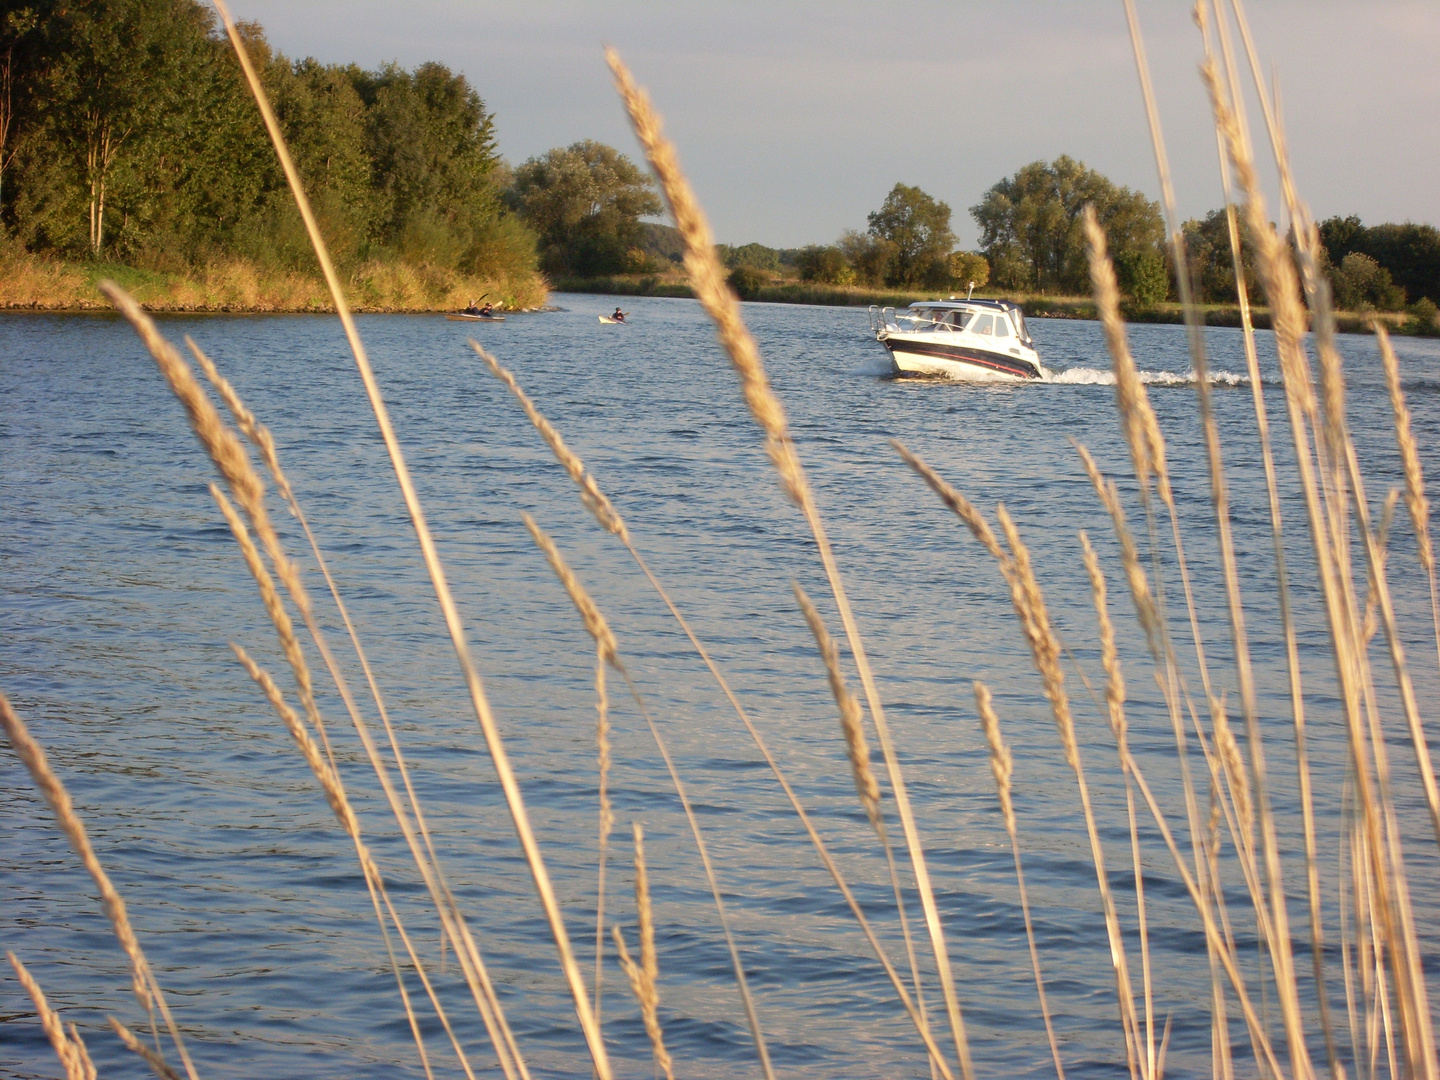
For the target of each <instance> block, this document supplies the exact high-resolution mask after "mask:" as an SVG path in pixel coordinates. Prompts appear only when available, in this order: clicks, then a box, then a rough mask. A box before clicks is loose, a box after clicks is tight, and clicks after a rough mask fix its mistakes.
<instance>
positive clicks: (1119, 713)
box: [1080, 532, 1214, 1076]
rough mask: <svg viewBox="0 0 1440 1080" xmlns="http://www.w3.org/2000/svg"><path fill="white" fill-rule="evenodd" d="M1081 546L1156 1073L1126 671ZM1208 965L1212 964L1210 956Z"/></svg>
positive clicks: (1151, 1065)
mask: <svg viewBox="0 0 1440 1080" xmlns="http://www.w3.org/2000/svg"><path fill="white" fill-rule="evenodd" d="M1080 546H1081V551H1082V554H1083V556H1084V559H1085V573H1086V576H1088V577H1089V579H1090V596H1091V599H1092V601H1093V602H1094V605H1095V617H1096V620H1097V622H1098V624H1099V627H1100V663H1101V666H1102V667H1103V668H1104V669H1105V709H1106V713H1107V714H1108V716H1109V720H1110V731H1111V733H1112V734H1113V735H1114V736H1115V745H1116V746H1117V747H1118V748H1119V750H1120V771H1121V773H1122V775H1124V777H1125V811H1126V820H1127V822H1128V824H1129V826H1130V861H1131V868H1132V870H1133V872H1134V875H1135V915H1136V929H1137V930H1138V931H1139V937H1140V974H1141V982H1142V984H1143V988H1144V993H1145V1056H1146V1063H1147V1071H1148V1073H1149V1075H1151V1076H1158V1075H1160V1074H1159V1072H1158V1071H1157V1069H1158V1066H1159V1062H1158V1061H1157V1059H1156V1053H1155V990H1154V981H1153V977H1152V972H1151V970H1150V930H1149V924H1148V921H1147V917H1146V910H1145V870H1144V866H1143V865H1142V863H1141V860H1140V828H1139V823H1138V821H1137V820H1136V814H1135V785H1134V782H1133V780H1132V779H1131V777H1130V770H1129V769H1128V768H1127V767H1126V760H1127V758H1128V755H1129V746H1130V740H1129V723H1128V722H1127V720H1126V718H1125V673H1124V671H1123V670H1122V669H1121V667H1120V654H1119V651H1118V650H1117V649H1116V647H1115V626H1114V624H1113V623H1112V622H1111V621H1110V607H1109V603H1108V601H1107V599H1106V595H1107V590H1106V586H1105V575H1104V574H1102V573H1101V572H1100V560H1099V558H1098V557H1097V556H1096V554H1095V549H1094V548H1093V547H1091V546H1090V537H1089V536H1087V535H1086V534H1085V533H1084V532H1081V533H1080ZM1211 966H1212V967H1213V966H1214V961H1213V959H1212V960H1211ZM1213 981H1214V980H1213V979H1212V982H1213Z"/></svg>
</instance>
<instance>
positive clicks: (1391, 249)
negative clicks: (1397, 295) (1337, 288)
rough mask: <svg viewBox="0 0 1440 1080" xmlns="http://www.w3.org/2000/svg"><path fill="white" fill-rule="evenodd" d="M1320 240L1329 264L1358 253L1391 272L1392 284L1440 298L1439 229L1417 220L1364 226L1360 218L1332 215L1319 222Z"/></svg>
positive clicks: (1417, 293)
mask: <svg viewBox="0 0 1440 1080" xmlns="http://www.w3.org/2000/svg"><path fill="white" fill-rule="evenodd" d="M1320 241H1321V243H1322V244H1323V245H1324V246H1325V252H1326V254H1327V255H1328V256H1329V259H1330V265H1331V266H1333V267H1339V266H1340V265H1341V264H1342V263H1343V262H1344V260H1345V256H1347V255H1349V254H1350V253H1351V252H1359V253H1360V254H1362V255H1367V256H1369V257H1370V258H1372V259H1374V260H1375V261H1376V262H1377V263H1378V264H1379V265H1380V266H1381V267H1382V268H1383V269H1385V270H1386V271H1388V272H1389V273H1390V276H1391V278H1392V280H1393V283H1394V284H1395V285H1397V286H1399V287H1400V288H1402V289H1404V290H1405V292H1406V293H1407V294H1408V295H1410V296H1412V297H1416V298H1420V297H1428V298H1429V299H1430V300H1432V301H1440V229H1436V228H1435V226H1433V225H1417V224H1415V223H1414V222H1409V221H1407V222H1404V223H1402V224H1395V223H1394V222H1386V223H1385V224H1383V225H1372V226H1368V227H1367V226H1365V225H1364V224H1362V223H1361V221H1360V219H1359V218H1358V217H1355V216H1353V215H1351V216H1350V217H1344V218H1342V217H1332V218H1328V219H1327V220H1325V221H1322V222H1321V223H1320Z"/></svg>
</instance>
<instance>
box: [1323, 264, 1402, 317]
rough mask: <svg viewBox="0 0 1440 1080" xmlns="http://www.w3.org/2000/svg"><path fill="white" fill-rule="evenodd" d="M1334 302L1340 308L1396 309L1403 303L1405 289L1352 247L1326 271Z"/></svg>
mask: <svg viewBox="0 0 1440 1080" xmlns="http://www.w3.org/2000/svg"><path fill="white" fill-rule="evenodd" d="M1330 287H1331V288H1332V289H1333V290H1334V298H1335V306H1336V307H1337V308H1339V309H1340V310H1341V311H1368V310H1372V309H1373V310H1379V311H1399V310H1400V309H1401V308H1403V307H1404V306H1405V290H1404V289H1402V288H1400V287H1399V286H1398V285H1396V284H1395V283H1394V281H1392V280H1391V278H1390V271H1389V270H1386V269H1385V268H1384V267H1383V266H1381V265H1380V264H1379V263H1378V262H1376V261H1375V260H1374V259H1372V258H1371V257H1370V256H1369V255H1365V254H1363V253H1361V252H1359V251H1352V252H1350V254H1348V255H1346V256H1345V257H1344V258H1343V259H1341V260H1340V265H1339V266H1336V267H1333V268H1332V269H1331V271H1330Z"/></svg>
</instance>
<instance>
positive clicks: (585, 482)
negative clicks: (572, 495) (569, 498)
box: [470, 338, 630, 543]
mask: <svg viewBox="0 0 1440 1080" xmlns="http://www.w3.org/2000/svg"><path fill="white" fill-rule="evenodd" d="M470 347H471V348H472V349H474V350H475V352H476V354H477V355H478V356H479V357H480V359H481V360H483V361H485V364H486V366H487V367H489V368H490V370H491V372H492V373H493V374H494V375H495V377H496V378H497V379H499V380H500V381H501V382H502V383H504V384H505V388H506V389H507V390H509V391H510V393H511V394H513V395H514V396H515V400H516V401H518V402H520V407H521V408H522V409H524V410H525V415H526V417H528V418H529V420H530V423H531V424H533V425H534V427H535V430H536V431H538V432H539V433H540V437H541V438H542V439H544V440H545V445H546V446H548V447H550V452H551V453H553V454H554V455H555V459H556V460H557V461H558V462H560V464H561V465H562V466H564V468H565V471H566V472H567V473H569V474H570V479H571V480H574V481H575V486H576V487H578V488H579V489H580V501H581V502H582V503H584V504H585V509H587V510H589V511H590V513H592V514H593V515H595V520H596V521H598V522H599V523H600V527H601V528H602V529H604V530H605V531H606V532H608V533H613V534H614V535H615V536H618V537H619V538H620V540H621V542H622V543H628V542H629V538H630V534H629V532H628V531H627V530H626V528H625V522H624V520H623V519H622V518H621V517H620V515H619V514H618V513H616V511H615V507H614V506H612V505H611V503H610V500H609V499H608V498H606V496H605V493H604V492H603V491H601V490H600V486H599V485H598V484H596V482H595V478H594V477H593V476H591V475H590V471H589V470H588V469H586V468H585V463H584V462H583V461H581V460H580V456H579V455H578V454H576V453H575V452H574V451H573V450H571V449H570V447H568V446H567V445H565V440H564V439H563V438H561V436H560V433H559V432H558V431H556V430H555V426H554V425H553V424H551V423H550V421H549V420H547V419H546V418H545V416H544V414H543V413H541V412H540V410H539V409H538V408H536V407H535V403H534V402H533V401H531V400H530V396H529V395H528V394H526V393H525V391H524V390H522V389H521V388H520V384H519V382H517V381H516V379H515V376H514V375H512V374H511V373H510V371H509V370H508V369H506V368H505V367H503V366H502V365H501V364H500V361H498V360H497V359H495V357H493V356H491V355H490V354H489V353H487V352H486V351H485V350H484V349H482V348H481V347H480V345H479V343H478V342H476V341H475V340H474V339H473V338H472V339H471V341H470Z"/></svg>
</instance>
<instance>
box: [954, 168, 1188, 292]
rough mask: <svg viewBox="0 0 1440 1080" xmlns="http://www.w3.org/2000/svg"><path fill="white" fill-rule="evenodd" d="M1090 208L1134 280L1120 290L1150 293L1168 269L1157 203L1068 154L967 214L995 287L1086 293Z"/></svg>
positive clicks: (995, 191)
mask: <svg viewBox="0 0 1440 1080" xmlns="http://www.w3.org/2000/svg"><path fill="white" fill-rule="evenodd" d="M1087 203H1089V204H1091V205H1093V206H1094V207H1095V213H1096V215H1097V216H1098V217H1099V219H1100V224H1101V225H1102V226H1103V227H1104V229H1105V232H1106V235H1107V236H1108V237H1109V241H1110V250H1111V253H1112V254H1113V255H1114V256H1115V261H1116V266H1117V270H1122V269H1123V270H1124V271H1126V272H1128V274H1129V276H1130V278H1131V280H1130V281H1128V282H1127V281H1126V280H1125V276H1126V274H1125V273H1122V275H1121V277H1122V280H1121V286H1122V288H1124V287H1126V286H1127V285H1129V286H1130V288H1129V289H1127V291H1130V292H1132V295H1133V292H1134V287H1135V285H1137V284H1139V283H1140V282H1142V281H1143V282H1145V283H1146V284H1147V285H1148V286H1151V287H1152V288H1153V284H1152V283H1153V280H1154V276H1155V270H1156V267H1157V266H1158V267H1159V268H1161V270H1162V272H1163V267H1164V256H1163V252H1162V248H1161V242H1162V241H1163V240H1164V237H1165V226H1164V223H1163V221H1162V219H1161V217H1160V207H1159V205H1158V204H1157V203H1154V202H1151V201H1150V200H1149V199H1147V198H1145V196H1144V195H1142V194H1141V193H1140V192H1137V191H1131V190H1130V189H1129V188H1127V187H1117V186H1116V185H1115V183H1114V182H1113V181H1111V180H1110V179H1108V178H1107V177H1104V176H1102V175H1100V173H1098V172H1096V171H1095V170H1094V169H1089V168H1086V167H1085V165H1084V163H1083V162H1079V161H1075V160H1074V159H1073V158H1070V157H1066V156H1061V157H1058V158H1056V159H1055V160H1054V161H1053V162H1050V163H1049V164H1047V163H1045V162H1043V161H1036V162H1032V163H1031V164H1029V165H1026V166H1025V167H1024V168H1022V169H1020V170H1019V171H1018V172H1017V173H1015V175H1013V176H1011V177H1008V178H1007V179H1004V180H1001V181H1000V182H999V183H997V184H996V185H995V186H994V187H992V188H991V189H990V190H989V191H987V192H986V193H985V197H984V198H983V199H982V200H981V201H980V202H979V204H977V205H975V206H972V207H971V208H970V214H971V216H972V217H974V219H975V223H976V224H977V225H979V226H980V231H981V246H982V250H983V252H984V254H985V257H986V258H987V259H988V260H989V262H990V275H991V281H992V282H993V283H994V284H996V285H998V286H1000V287H1001V288H1005V289H1022V290H1027V291H1035V292H1063V293H1072V294H1078V293H1085V292H1088V291H1089V288H1090V275H1089V270H1088V268H1087V265H1086V261H1085V241H1084V237H1083V235H1082V233H1081V229H1080V211H1081V210H1082V209H1083V208H1084V206H1085V205H1086V204H1087ZM1163 298H1164V294H1163V293H1162V294H1161V296H1160V299H1163Z"/></svg>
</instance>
